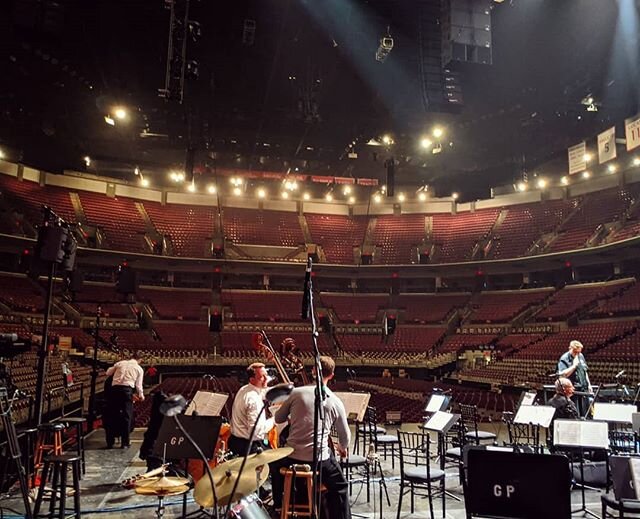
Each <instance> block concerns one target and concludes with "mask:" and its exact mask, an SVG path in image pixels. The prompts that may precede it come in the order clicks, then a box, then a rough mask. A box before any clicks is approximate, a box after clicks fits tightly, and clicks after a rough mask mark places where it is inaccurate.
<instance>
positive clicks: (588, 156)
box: [584, 153, 593, 163]
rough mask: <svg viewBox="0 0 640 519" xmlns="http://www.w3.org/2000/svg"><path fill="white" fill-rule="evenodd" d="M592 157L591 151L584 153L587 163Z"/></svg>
mask: <svg viewBox="0 0 640 519" xmlns="http://www.w3.org/2000/svg"><path fill="white" fill-rule="evenodd" d="M592 158H593V157H592V156H591V153H585V154H584V161H585V162H587V163H588V162H591V159H592Z"/></svg>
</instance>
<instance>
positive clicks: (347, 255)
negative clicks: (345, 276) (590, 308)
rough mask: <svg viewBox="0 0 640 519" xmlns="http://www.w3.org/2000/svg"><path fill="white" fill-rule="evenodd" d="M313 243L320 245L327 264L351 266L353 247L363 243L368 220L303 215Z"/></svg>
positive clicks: (349, 217) (358, 217)
mask: <svg viewBox="0 0 640 519" xmlns="http://www.w3.org/2000/svg"><path fill="white" fill-rule="evenodd" d="M305 217H306V220H307V225H308V226H309V232H310V233H311V239H312V240H313V243H316V244H319V245H322V249H323V250H324V253H325V256H326V258H327V262H328V263H340V264H353V263H355V261H354V254H353V249H354V247H360V246H361V245H362V244H363V243H364V239H365V234H366V231H367V225H368V219H367V218H366V217H363V216H336V215H325V214H313V213H306V214H305Z"/></svg>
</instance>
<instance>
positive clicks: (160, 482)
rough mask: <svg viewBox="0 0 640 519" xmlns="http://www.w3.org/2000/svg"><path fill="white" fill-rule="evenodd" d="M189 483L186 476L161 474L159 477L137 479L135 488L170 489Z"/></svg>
mask: <svg viewBox="0 0 640 519" xmlns="http://www.w3.org/2000/svg"><path fill="white" fill-rule="evenodd" d="M185 485H189V480H188V479H187V478H179V477H168V476H162V477H159V478H149V479H144V480H141V481H138V482H137V483H136V488H146V489H152V490H172V489H174V488H176V487H182V486H185Z"/></svg>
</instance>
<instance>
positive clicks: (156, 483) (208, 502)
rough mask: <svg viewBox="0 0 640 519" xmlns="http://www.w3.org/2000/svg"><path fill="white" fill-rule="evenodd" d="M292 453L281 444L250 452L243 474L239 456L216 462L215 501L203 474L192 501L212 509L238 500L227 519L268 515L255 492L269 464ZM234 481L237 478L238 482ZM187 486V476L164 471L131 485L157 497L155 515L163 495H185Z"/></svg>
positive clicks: (161, 506)
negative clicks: (169, 473) (169, 474)
mask: <svg viewBox="0 0 640 519" xmlns="http://www.w3.org/2000/svg"><path fill="white" fill-rule="evenodd" d="M292 452H293V449H292V448H291V447H283V448H280V449H272V450H265V451H262V452H260V453H257V454H251V455H249V456H248V457H247V461H246V463H245V465H244V469H243V471H242V474H240V466H241V465H242V458H234V459H232V460H230V461H226V462H224V463H221V464H219V465H217V466H216V467H215V468H213V469H212V470H211V476H212V478H213V485H214V486H215V494H216V496H217V503H214V497H213V496H214V492H213V488H212V486H211V480H210V479H209V477H208V476H207V475H206V474H205V476H204V477H202V478H201V479H200V480H199V481H198V483H197V484H196V485H195V488H194V491H193V497H194V499H195V502H196V503H198V505H200V506H201V507H202V508H212V507H213V506H214V505H216V506H224V505H227V504H228V503H229V502H231V503H233V502H236V501H240V503H239V504H238V505H236V506H235V507H234V508H233V509H232V510H231V511H230V515H229V516H228V517H229V518H230V519H231V518H241V519H245V518H249V517H250V518H252V519H253V518H259V519H262V518H268V517H269V514H268V513H267V512H266V511H265V510H264V507H263V505H262V502H261V501H260V500H259V499H258V497H257V495H256V493H257V491H258V488H259V487H260V486H262V485H263V484H264V482H265V481H266V480H267V478H268V477H269V463H272V462H274V461H277V460H279V459H282V458H286V457H287V456H289V455H290V454H291V453H292ZM236 480H238V483H237V485H236ZM234 486H236V489H235V492H234V493H233V495H231V493H232V491H233V487H234ZM190 488H191V482H190V480H189V479H188V478H183V477H177V476H166V475H165V472H164V471H163V472H162V473H161V474H159V475H156V476H155V477H143V478H140V479H139V480H138V481H136V483H135V487H134V489H135V492H136V494H141V495H151V496H156V497H157V498H158V509H157V510H156V516H157V517H158V518H162V517H163V516H164V510H165V506H164V498H166V497H168V496H177V495H181V494H184V493H185V492H188V491H189V489H190ZM247 514H249V515H247Z"/></svg>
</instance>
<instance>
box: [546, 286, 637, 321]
mask: <svg viewBox="0 0 640 519" xmlns="http://www.w3.org/2000/svg"><path fill="white" fill-rule="evenodd" d="M624 286H625V284H622V283H613V284H602V283H594V284H585V285H567V286H565V287H564V288H563V289H562V290H559V291H558V292H556V293H555V294H553V295H552V296H551V298H550V299H549V306H547V307H546V308H544V309H543V310H542V311H541V312H540V313H538V314H537V315H536V320H537V321H557V320H564V319H567V318H568V317H570V316H572V315H573V314H575V313H576V312H579V311H580V310H582V309H583V308H585V307H587V306H589V305H590V304H592V303H593V302H594V301H596V300H597V299H602V298H607V297H610V296H612V295H614V294H616V293H617V292H618V291H620V290H622V289H623V288H624Z"/></svg>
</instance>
